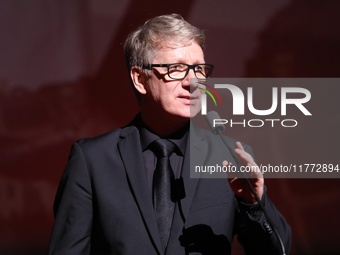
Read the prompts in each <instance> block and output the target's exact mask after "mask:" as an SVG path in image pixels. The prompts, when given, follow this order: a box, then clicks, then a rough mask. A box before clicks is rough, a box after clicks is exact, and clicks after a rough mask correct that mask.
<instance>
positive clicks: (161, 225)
mask: <svg viewBox="0 0 340 255" xmlns="http://www.w3.org/2000/svg"><path fill="white" fill-rule="evenodd" d="M151 149H152V151H153V152H154V153H155V155H156V157H157V165H156V170H155V173H154V175H153V204H154V210H155V212H156V219H157V223H158V229H159V234H160V237H161V240H162V243H163V247H164V248H166V246H167V243H168V240H169V235H170V229H171V224H172V217H173V213H174V208H175V203H174V202H172V201H171V181H172V179H173V178H174V173H173V171H172V169H171V165H170V159H169V158H170V155H171V154H172V153H173V152H174V150H175V144H173V143H172V142H170V141H168V140H165V139H158V140H156V141H154V142H153V143H152V147H151Z"/></svg>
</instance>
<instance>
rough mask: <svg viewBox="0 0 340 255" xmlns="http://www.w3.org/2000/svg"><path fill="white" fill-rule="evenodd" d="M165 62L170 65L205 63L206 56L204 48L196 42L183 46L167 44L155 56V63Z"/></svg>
mask: <svg viewBox="0 0 340 255" xmlns="http://www.w3.org/2000/svg"><path fill="white" fill-rule="evenodd" d="M160 61H163V62H162V63H164V64H169V63H178V62H182V63H187V64H192V63H203V62H204V54H203V50H202V48H201V47H200V46H199V45H198V43H196V42H194V41H193V42H190V43H187V44H182V45H178V44H177V45H176V44H175V45H174V44H171V43H167V44H165V45H162V47H160V48H159V49H158V50H157V51H156V52H155V55H154V59H153V62H154V63H156V62H159V63H160Z"/></svg>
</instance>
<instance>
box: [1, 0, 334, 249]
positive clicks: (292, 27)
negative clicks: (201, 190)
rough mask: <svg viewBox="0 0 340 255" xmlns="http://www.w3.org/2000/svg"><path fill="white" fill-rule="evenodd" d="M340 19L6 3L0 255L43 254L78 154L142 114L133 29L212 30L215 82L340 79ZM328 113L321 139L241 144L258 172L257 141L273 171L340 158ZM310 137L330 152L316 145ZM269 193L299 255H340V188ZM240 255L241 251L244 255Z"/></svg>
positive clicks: (278, 183) (282, 6)
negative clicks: (182, 22)
mask: <svg viewBox="0 0 340 255" xmlns="http://www.w3.org/2000/svg"><path fill="white" fill-rule="evenodd" d="M339 9H340V2H339V1H336V0H329V1H321V0H297V1H292V0H278V1H275V2H273V1H270V0H260V1H256V2H255V1H251V0H243V1H224V0H217V1H203V0H196V1H195V0H190V1H179V0H172V1H166V2H164V3H160V2H159V1H155V0H150V1H137V0H130V1H109V0H101V1H94V0H72V1H66V0H54V1H44V0H37V1H34V2H30V3H28V1H27V2H24V1H19V0H12V1H2V2H1V4H0V34H1V40H0V56H1V57H0V58H1V59H0V155H1V156H0V254H11V255H12V254H15V255H19V254H25V255H30V254H35V255H39V254H45V253H46V250H47V246H48V240H49V235H50V231H51V227H52V222H53V214H52V206H53V199H54V195H55V191H56V188H57V185H58V182H59V179H60V176H61V173H62V170H63V168H64V166H65V164H66V162H67V157H68V153H69V149H70V146H71V144H72V143H73V142H74V141H75V140H77V139H79V138H81V137H88V136H93V135H96V134H99V133H102V132H105V131H107V130H110V129H113V128H115V127H118V126H121V125H123V124H125V123H126V122H127V121H129V120H130V119H131V118H132V117H133V116H134V115H135V114H136V113H137V111H138V109H137V104H136V100H135V98H134V95H133V92H132V90H131V88H130V84H129V81H128V75H127V71H126V70H125V63H124V60H123V54H122V43H123V42H124V40H125V38H126V36H127V34H128V33H129V32H130V31H131V30H132V29H133V28H135V27H136V26H138V25H140V24H142V23H143V22H144V21H145V20H146V19H148V18H150V17H153V16H155V15H159V14H165V13H173V12H176V13H180V14H182V15H183V16H184V17H185V18H186V19H187V20H188V21H189V22H191V23H193V24H194V25H197V26H198V27H200V28H202V29H204V30H205V31H206V35H207V38H208V41H207V51H206V59H207V62H209V63H213V64H215V66H216V67H215V72H214V76H215V77H339V74H340V64H339V63H340V61H339V60H340V54H339V51H340V50H339V45H340V26H339V25H340V22H339V21H340V20H339V15H338V11H339ZM338 92H339V90H335V92H334V93H333V94H330V95H329V97H331V98H332V99H333V100H334V98H335V95H339V93H338ZM326 95H327V93H326ZM313 96H314V95H313ZM316 96H317V95H316ZM324 100H325V102H327V100H328V99H327V98H324ZM334 102H336V103H335V104H334V107H335V108H334V109H339V106H338V104H337V101H334ZM320 107H321V108H320V109H323V108H322V106H320ZM322 112H324V115H327V116H328V115H329V122H328V123H324V125H322V127H319V129H318V133H317V134H316V133H311V132H313V131H311V130H313V129H311V130H309V129H308V128H306V129H303V130H298V131H297V132H295V133H293V134H292V135H291V134H286V133H282V134H277V135H275V136H273V135H270V133H268V132H266V133H262V134H261V136H260V137H259V134H257V136H256V137H254V134H249V133H246V134H245V133H244V134H242V132H241V131H240V132H239V133H237V132H236V133H235V134H234V135H235V136H237V137H238V138H239V139H241V140H244V141H246V142H248V143H250V144H252V145H253V147H254V150H255V155H257V160H258V161H259V162H261V160H262V159H265V157H266V156H267V155H268V154H267V150H268V148H266V147H264V146H263V144H262V143H261V142H259V141H264V144H267V145H268V144H270V145H271V147H270V155H271V156H272V157H275V159H276V160H277V161H280V160H283V159H285V157H286V156H287V155H292V154H293V153H295V152H293V148H294V147H295V146H298V145H297V144H301V143H303V144H304V145H303V146H301V145H300V147H299V146H298V148H301V153H302V151H304V153H305V154H306V151H307V152H308V149H311V148H315V150H320V153H328V151H331V153H330V155H331V156H333V155H335V157H336V155H337V156H339V155H340V154H339V148H338V143H339V134H338V129H337V128H338V127H339V120H338V119H339V115H338V113H339V112H338V110H333V111H331V112H329V111H327V109H324V111H323V110H322ZM312 135H314V136H315V135H317V136H318V137H323V138H322V140H323V141H324V142H323V143H322V144H314V143H313V139H312ZM328 146H333V147H331V149H329V147H328ZM305 148H307V149H305ZM327 148H328V149H329V150H327ZM294 155H295V154H294ZM297 155H298V154H297ZM307 155H308V154H307ZM295 156H296V155H295ZM311 160H312V159H311ZM306 163H307V162H306ZM266 183H267V186H268V190H269V194H270V196H271V198H272V199H273V200H274V202H275V204H276V205H277V207H278V208H279V209H280V211H281V212H282V213H283V214H284V216H285V217H286V219H287V220H288V222H289V223H290V224H291V226H292V231H293V240H292V254H339V253H340V245H339V244H338V240H337V238H338V229H339V228H340V220H339V219H338V218H337V217H338V215H339V212H340V208H339V195H340V189H339V187H338V185H339V183H340V181H339V180H337V179H318V180H315V179H313V180H311V179H310V180H308V179H284V180H282V179H271V180H267V181H266ZM233 253H234V254H242V250H241V249H240V247H239V246H237V245H236V246H235V247H234V249H233Z"/></svg>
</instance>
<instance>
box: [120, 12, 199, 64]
mask: <svg viewBox="0 0 340 255" xmlns="http://www.w3.org/2000/svg"><path fill="white" fill-rule="evenodd" d="M192 41H195V42H196V43H198V44H199V45H200V47H201V48H202V49H204V47H205V35H204V32H203V31H202V30H200V29H198V28H197V27H195V26H193V25H191V24H190V23H188V22H187V21H185V20H184V19H183V17H182V16H181V15H179V14H169V15H162V16H157V17H155V18H152V19H150V20H148V21H146V22H145V23H144V25H143V26H141V27H139V28H138V29H137V30H136V31H134V32H132V33H131V34H130V35H129V36H128V38H127V39H126V41H125V45H124V53H125V60H126V64H127V67H128V70H130V69H131V68H132V67H133V66H142V65H143V64H150V63H151V61H152V60H153V58H154V56H155V54H156V52H157V51H158V50H160V49H161V48H163V47H179V46H186V45H189V44H190V43H191V42H192Z"/></svg>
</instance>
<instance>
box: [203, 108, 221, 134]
mask: <svg viewBox="0 0 340 255" xmlns="http://www.w3.org/2000/svg"><path fill="white" fill-rule="evenodd" d="M206 117H207V121H208V124H209V126H210V128H211V131H212V132H213V133H214V134H215V135H217V134H219V133H221V132H223V131H224V125H223V124H222V123H218V124H215V120H216V119H221V118H220V115H218V113H217V112H215V111H211V112H208V114H207V115H206Z"/></svg>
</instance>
